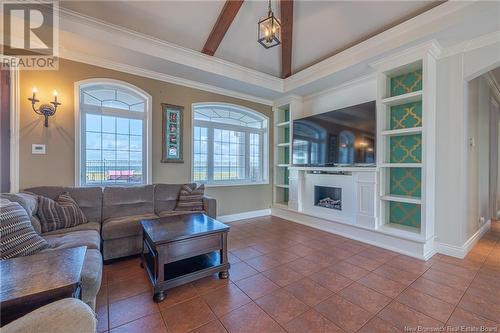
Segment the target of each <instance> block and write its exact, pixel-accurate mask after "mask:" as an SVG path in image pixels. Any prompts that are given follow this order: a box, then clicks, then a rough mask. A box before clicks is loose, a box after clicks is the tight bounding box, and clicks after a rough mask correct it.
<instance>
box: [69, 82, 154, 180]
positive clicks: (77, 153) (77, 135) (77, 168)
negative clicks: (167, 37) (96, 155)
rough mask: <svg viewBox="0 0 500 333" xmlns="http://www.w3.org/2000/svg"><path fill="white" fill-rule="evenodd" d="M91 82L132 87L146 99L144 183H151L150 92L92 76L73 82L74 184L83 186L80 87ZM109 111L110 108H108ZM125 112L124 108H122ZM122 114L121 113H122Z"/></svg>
mask: <svg viewBox="0 0 500 333" xmlns="http://www.w3.org/2000/svg"><path fill="white" fill-rule="evenodd" d="M92 84H109V85H114V86H117V87H121V88H125V89H132V90H134V91H135V92H137V93H138V94H139V95H141V97H143V98H144V99H145V100H146V105H145V110H144V112H146V116H145V117H144V120H145V121H146V129H147V133H146V181H145V182H144V184H152V179H153V165H152V137H153V133H152V118H153V110H152V105H153V98H152V97H151V95H150V94H148V93H147V92H145V91H144V90H142V89H141V88H139V87H136V86H134V85H132V84H130V83H127V82H124V81H120V80H115V79H108V78H93V79H87V80H81V81H77V82H75V88H74V110H75V186H85V184H82V182H81V179H82V178H81V172H82V165H81V151H80V148H81V147H80V143H81V123H80V118H81V112H80V89H81V88H83V87H85V86H87V85H92ZM109 109H110V111H111V110H112V109H111V108H109ZM124 111H125V112H127V111H126V110H124ZM122 115H123V114H122Z"/></svg>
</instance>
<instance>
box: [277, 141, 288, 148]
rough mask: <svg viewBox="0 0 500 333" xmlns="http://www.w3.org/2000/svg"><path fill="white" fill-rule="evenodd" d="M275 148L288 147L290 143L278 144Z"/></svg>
mask: <svg viewBox="0 0 500 333" xmlns="http://www.w3.org/2000/svg"><path fill="white" fill-rule="evenodd" d="M276 146H278V147H290V142H282V143H278V144H277V145H276Z"/></svg>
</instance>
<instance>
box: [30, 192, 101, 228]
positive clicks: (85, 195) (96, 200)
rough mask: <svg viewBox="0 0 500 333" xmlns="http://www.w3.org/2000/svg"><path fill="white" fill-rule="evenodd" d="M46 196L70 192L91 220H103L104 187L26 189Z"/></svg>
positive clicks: (54, 196)
mask: <svg viewBox="0 0 500 333" xmlns="http://www.w3.org/2000/svg"><path fill="white" fill-rule="evenodd" d="M26 191H28V192H32V193H35V194H38V195H43V196H44V197H47V198H51V199H55V198H57V197H58V196H59V195H60V194H61V193H64V192H68V193H69V195H70V196H71V197H72V198H73V199H74V200H75V201H76V203H77V204H78V206H79V207H80V208H81V209H82V211H83V213H84V214H85V216H86V217H87V220H88V221H89V222H99V223H100V222H101V219H102V188H101V187H62V186H41V187H32V188H28V189H26Z"/></svg>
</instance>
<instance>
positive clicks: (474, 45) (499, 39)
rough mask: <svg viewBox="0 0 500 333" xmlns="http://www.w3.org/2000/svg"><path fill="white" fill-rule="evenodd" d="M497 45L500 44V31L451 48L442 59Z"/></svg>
mask: <svg viewBox="0 0 500 333" xmlns="http://www.w3.org/2000/svg"><path fill="white" fill-rule="evenodd" d="M495 43H500V31H494V32H491V33H488V34H485V35H482V36H479V37H477V38H474V39H471V40H467V41H464V42H461V43H458V44H456V45H453V46H451V47H448V48H446V49H445V50H444V51H443V53H442V54H441V56H440V58H447V57H451V56H454V55H457V54H460V53H465V52H469V51H473V50H475V49H479V48H482V47H485V46H489V45H492V44H495Z"/></svg>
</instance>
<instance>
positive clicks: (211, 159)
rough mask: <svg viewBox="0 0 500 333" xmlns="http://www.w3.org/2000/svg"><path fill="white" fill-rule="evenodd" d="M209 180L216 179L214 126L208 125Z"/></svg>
mask: <svg viewBox="0 0 500 333" xmlns="http://www.w3.org/2000/svg"><path fill="white" fill-rule="evenodd" d="M207 140H208V142H207V143H208V147H207V181H208V182H213V181H214V144H215V143H214V128H213V127H212V126H207Z"/></svg>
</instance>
